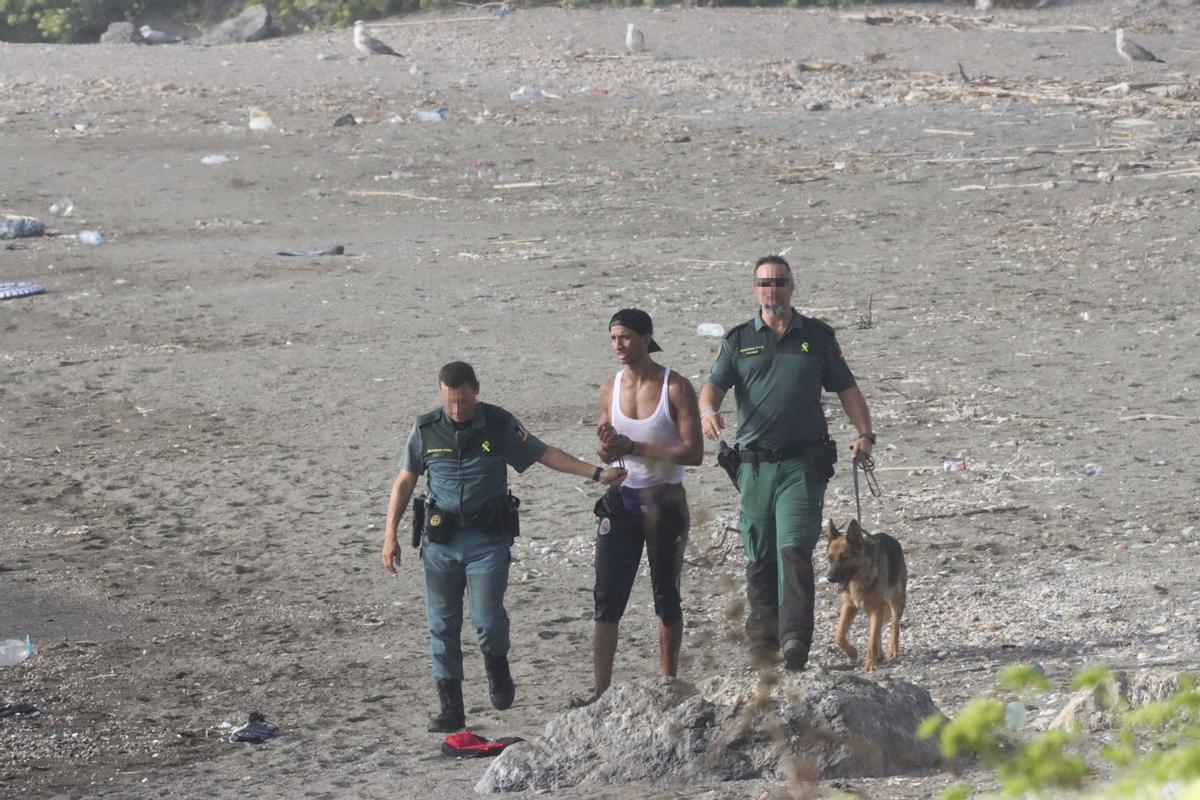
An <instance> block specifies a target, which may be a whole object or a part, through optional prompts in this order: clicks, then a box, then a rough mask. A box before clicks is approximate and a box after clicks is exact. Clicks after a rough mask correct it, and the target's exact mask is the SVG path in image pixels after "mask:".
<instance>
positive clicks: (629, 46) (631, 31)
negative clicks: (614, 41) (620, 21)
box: [625, 22, 646, 53]
mask: <svg viewBox="0 0 1200 800" xmlns="http://www.w3.org/2000/svg"><path fill="white" fill-rule="evenodd" d="M625 49H626V50H628V51H629V52H631V53H640V52H642V51H643V50H645V49H646V37H645V36H643V35H642V32H641V30H639V29H638V26H637V25H634V24H633V23H632V22H631V23H629V27H628V28H626V29H625Z"/></svg>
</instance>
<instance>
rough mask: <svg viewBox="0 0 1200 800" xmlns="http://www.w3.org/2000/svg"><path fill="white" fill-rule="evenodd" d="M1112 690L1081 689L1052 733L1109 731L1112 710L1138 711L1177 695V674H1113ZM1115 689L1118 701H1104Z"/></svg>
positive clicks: (1154, 671) (1069, 702)
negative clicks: (1074, 729)
mask: <svg viewBox="0 0 1200 800" xmlns="http://www.w3.org/2000/svg"><path fill="white" fill-rule="evenodd" d="M1113 680H1114V682H1115V687H1110V688H1109V689H1107V690H1106V689H1104V688H1103V687H1102V688H1101V689H1080V690H1079V691H1078V692H1076V693H1075V694H1073V695H1071V698H1070V699H1069V700H1068V701H1067V704H1066V705H1065V706H1063V709H1062V711H1059V712H1058V715H1057V716H1056V717H1055V718H1054V720H1053V721H1052V722H1051V723H1050V729H1051V730H1067V729H1070V728H1074V727H1077V726H1078V727H1080V728H1082V729H1083V730H1085V731H1088V732H1090V733H1095V732H1097V731H1106V730H1110V729H1111V728H1112V725H1113V706H1114V705H1117V706H1125V707H1128V708H1139V707H1140V706H1144V705H1147V704H1149V703H1157V702H1159V701H1160V700H1166V699H1167V698H1168V697H1170V696H1171V695H1173V694H1175V692H1177V691H1179V674H1178V673H1175V672H1167V671H1164V670H1146V671H1141V672H1115V673H1113ZM1113 688H1115V690H1116V694H1117V697H1116V698H1115V699H1116V702H1115V703H1114V702H1113V699H1110V698H1106V697H1104V696H1103V695H1104V693H1105V692H1106V691H1108V692H1111V691H1112V690H1113Z"/></svg>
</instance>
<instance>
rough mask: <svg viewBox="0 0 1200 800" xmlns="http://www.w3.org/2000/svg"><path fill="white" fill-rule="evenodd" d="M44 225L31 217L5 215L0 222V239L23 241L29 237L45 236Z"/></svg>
mask: <svg viewBox="0 0 1200 800" xmlns="http://www.w3.org/2000/svg"><path fill="white" fill-rule="evenodd" d="M45 235H46V223H44V222H42V221H41V220H40V219H34V218H33V217H21V216H17V215H15V214H5V215H4V219H3V220H0V239H24V238H28V237H30V236H45Z"/></svg>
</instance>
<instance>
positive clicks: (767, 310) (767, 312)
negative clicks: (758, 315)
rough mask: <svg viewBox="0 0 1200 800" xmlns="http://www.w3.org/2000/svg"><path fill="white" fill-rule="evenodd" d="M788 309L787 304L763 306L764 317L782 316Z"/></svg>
mask: <svg viewBox="0 0 1200 800" xmlns="http://www.w3.org/2000/svg"><path fill="white" fill-rule="evenodd" d="M785 311H787V306H763V307H762V313H763V316H764V317H781V316H783V314H784V312H785Z"/></svg>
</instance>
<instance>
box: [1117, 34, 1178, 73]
mask: <svg viewBox="0 0 1200 800" xmlns="http://www.w3.org/2000/svg"><path fill="white" fill-rule="evenodd" d="M1117 53H1118V54H1119V55H1120V56H1121V58H1123V59H1125V62H1126V63H1127V64H1129V65H1130V66H1133V62H1135V61H1157V62H1158V63H1159V64H1165V63H1166V62H1165V61H1163V60H1162V59H1161V58H1159V57H1158V56H1156V55H1154V53H1151V52H1150V51H1149V50H1147V49H1146V48H1144V47H1142V46H1141V45H1138V44H1134V43H1133V42H1131V41H1130V40H1128V39H1126V38H1125V29H1124V28H1117Z"/></svg>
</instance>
